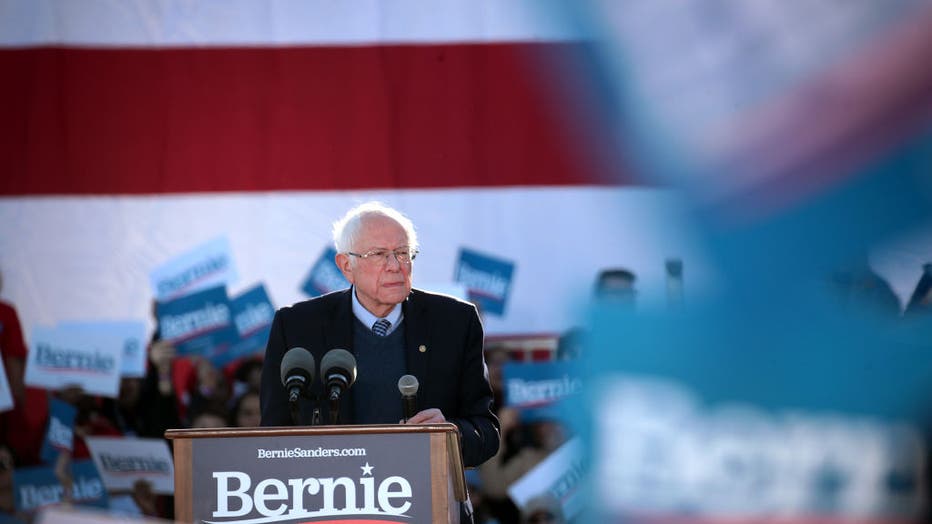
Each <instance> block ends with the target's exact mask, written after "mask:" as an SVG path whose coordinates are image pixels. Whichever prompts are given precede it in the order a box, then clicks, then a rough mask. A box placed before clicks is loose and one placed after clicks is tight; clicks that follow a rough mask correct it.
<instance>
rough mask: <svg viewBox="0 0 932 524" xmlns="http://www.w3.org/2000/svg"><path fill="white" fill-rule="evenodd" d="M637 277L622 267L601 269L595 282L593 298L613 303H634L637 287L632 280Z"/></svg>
mask: <svg viewBox="0 0 932 524" xmlns="http://www.w3.org/2000/svg"><path fill="white" fill-rule="evenodd" d="M636 280H637V277H636V276H635V274H634V273H633V272H631V271H630V270H628V269H624V268H613V269H603V270H602V271H600V272H599V276H598V277H597V278H596V282H595V292H594V295H595V299H596V300H597V301H607V302H611V303H613V304H629V305H632V306H633V305H634V301H635V299H636V298H637V289H636V288H635V287H634V282H635V281H636Z"/></svg>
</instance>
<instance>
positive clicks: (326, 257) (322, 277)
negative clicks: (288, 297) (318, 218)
mask: <svg viewBox="0 0 932 524" xmlns="http://www.w3.org/2000/svg"><path fill="white" fill-rule="evenodd" d="M336 256H337V251H336V249H334V248H333V247H328V248H326V249H324V251H323V253H321V254H320V256H319V257H318V258H317V261H316V262H314V265H313V266H312V267H311V271H310V273H308V275H307V278H306V279H305V280H304V284H302V285H301V291H304V292H305V293H307V294H308V295H309V296H312V297H316V296H319V295H324V294H327V293H330V292H331V291H337V290H339V289H346V288H348V287H349V286H350V283H349V281H348V280H346V278H344V277H343V273H342V272H340V268H338V267H337V263H336V262H335V261H334V257H336Z"/></svg>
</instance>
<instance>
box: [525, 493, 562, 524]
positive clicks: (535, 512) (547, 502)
mask: <svg viewBox="0 0 932 524" xmlns="http://www.w3.org/2000/svg"><path fill="white" fill-rule="evenodd" d="M521 522H522V523H524V524H563V523H564V522H566V518H565V517H564V516H563V508H562V507H561V506H560V502H559V501H558V500H556V499H555V498H554V497H553V496H552V495H549V494H544V495H538V496H537V497H534V498H532V499H531V500H529V501H528V502H527V504H526V505H525V507H524V511H523V512H522V514H521Z"/></svg>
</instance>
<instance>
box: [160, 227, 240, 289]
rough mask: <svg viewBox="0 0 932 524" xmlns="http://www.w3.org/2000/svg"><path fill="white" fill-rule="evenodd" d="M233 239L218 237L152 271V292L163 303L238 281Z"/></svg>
mask: <svg viewBox="0 0 932 524" xmlns="http://www.w3.org/2000/svg"><path fill="white" fill-rule="evenodd" d="M236 278H237V275H236V267H235V266H234V265H233V253H232V250H231V249H230V241H229V240H228V239H227V238H226V237H219V238H215V239H213V240H211V241H209V242H205V243H203V244H201V245H199V246H197V247H195V248H194V249H192V250H190V251H188V252H186V253H183V254H181V255H179V256H177V257H175V258H173V259H171V260H169V261H168V262H166V263H165V264H162V265H161V266H159V267H157V268H155V269H154V270H152V272H151V273H150V274H149V280H150V282H151V284H152V291H153V294H154V295H155V297H156V299H157V300H159V301H160V302H167V301H169V300H173V299H176V298H178V297H180V296H184V295H188V294H191V293H194V292H196V291H200V290H202V289H207V288H211V287H215V286H219V285H229V284H232V283H233V282H235V281H236Z"/></svg>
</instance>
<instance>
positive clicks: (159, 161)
mask: <svg viewBox="0 0 932 524" xmlns="http://www.w3.org/2000/svg"><path fill="white" fill-rule="evenodd" d="M580 45H581V44H573V43H539V44H493V45H489V44H456V45H423V46H414V45H395V46H369V47H293V48H203V49H193V48H186V49H83V48H62V47H50V48H29V49H7V50H2V51H0V68H2V70H3V71H4V73H5V74H4V78H5V79H4V82H3V83H2V84H0V100H2V101H3V102H2V104H0V119H2V121H3V126H2V130H0V158H2V159H3V165H4V172H5V176H3V177H2V180H0V195H6V196H10V195H49V194H79V195H80V194H147V193H177V192H198V191H256V190H343V189H360V188H445V187H476V186H481V187H486V186H522V185H571V184H607V183H611V184H617V183H619V182H620V181H624V177H623V176H621V175H620V174H619V173H618V172H612V171H617V170H620V168H616V167H610V168H608V169H605V166H602V167H600V168H598V169H593V168H592V167H591V166H590V165H587V164H588V162H589V161H588V160H586V159H585V157H586V154H587V153H585V152H583V151H580V148H579V146H580V143H577V142H582V141H591V140H592V136H591V134H590V132H589V131H588V130H586V129H583V128H582V126H583V125H584V123H580V122H579V121H577V120H575V119H570V118H567V116H568V114H571V113H572V108H568V107H566V106H564V105H562V104H563V101H561V100H560V99H559V98H558V97H557V95H555V94H554V93H555V91H554V90H551V89H550V87H552V86H551V85H550V84H552V83H553V82H555V81H556V80H555V79H552V78H548V77H547V76H545V75H544V73H545V72H544V71H541V70H539V69H536V68H535V67H536V66H535V65H538V66H539V65H540V64H541V63H547V59H554V60H556V61H561V60H564V59H566V58H568V57H570V56H572V55H574V54H575V53H577V52H578V51H579V49H580ZM542 58H543V59H544V60H543V61H542V60H541V59H542ZM563 76H572V75H563ZM564 80H568V79H566V78H564V79H561V81H564ZM562 91H563V92H568V91H567V90H566V89H563V90H562ZM569 91H572V89H570V90H569ZM604 140H605V144H603V145H604V146H605V147H611V144H610V141H611V140H613V138H612V137H605V138H604Z"/></svg>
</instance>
